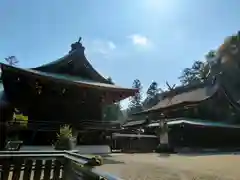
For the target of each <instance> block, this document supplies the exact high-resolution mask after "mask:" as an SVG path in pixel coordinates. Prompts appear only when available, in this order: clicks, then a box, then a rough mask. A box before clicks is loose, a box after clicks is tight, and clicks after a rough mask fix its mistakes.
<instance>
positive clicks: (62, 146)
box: [55, 125, 74, 150]
mask: <svg viewBox="0 0 240 180" xmlns="http://www.w3.org/2000/svg"><path fill="white" fill-rule="evenodd" d="M73 146H74V144H73V135H72V128H70V126H69V125H64V126H62V127H60V132H59V133H58V134H57V141H56V143H55V149H56V150H72V149H73Z"/></svg>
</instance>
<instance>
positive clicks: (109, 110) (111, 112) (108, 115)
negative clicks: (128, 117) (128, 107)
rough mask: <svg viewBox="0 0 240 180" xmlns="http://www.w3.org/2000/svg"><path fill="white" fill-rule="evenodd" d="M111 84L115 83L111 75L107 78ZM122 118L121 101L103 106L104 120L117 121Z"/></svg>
mask: <svg viewBox="0 0 240 180" xmlns="http://www.w3.org/2000/svg"><path fill="white" fill-rule="evenodd" d="M107 80H108V82H109V83H110V84H114V82H113V80H112V78H111V77H109V78H107ZM119 119H122V111H121V105H120V103H114V104H110V105H107V106H104V107H103V120H104V121H115V120H119Z"/></svg>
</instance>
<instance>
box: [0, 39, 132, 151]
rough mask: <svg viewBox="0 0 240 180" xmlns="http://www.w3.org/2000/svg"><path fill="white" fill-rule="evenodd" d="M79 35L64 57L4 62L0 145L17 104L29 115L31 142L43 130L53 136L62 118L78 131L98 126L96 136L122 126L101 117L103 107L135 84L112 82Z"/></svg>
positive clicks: (0, 103)
mask: <svg viewBox="0 0 240 180" xmlns="http://www.w3.org/2000/svg"><path fill="white" fill-rule="evenodd" d="M80 40H81V39H80ZM80 40H79V41H78V42H76V43H73V44H72V45H71V50H70V51H69V53H68V54H67V55H65V56H64V57H62V58H60V59H58V60H56V61H53V62H50V63H48V64H45V65H42V66H39V67H37V68H32V69H24V68H19V67H14V66H10V65H7V64H3V63H1V64H0V65H1V71H2V75H1V83H0V84H1V86H2V87H3V88H2V90H1V97H0V100H1V102H0V110H1V130H0V131H1V147H2V146H3V143H4V141H5V138H6V137H5V136H3V135H2V134H6V133H3V132H6V129H7V128H6V127H5V126H4V125H3V124H4V123H5V122H7V121H9V120H11V118H12V113H13V109H14V108H17V109H18V110H19V111H20V112H21V113H23V114H24V115H27V116H28V119H29V124H28V130H27V131H28V133H27V134H26V133H25V135H24V136H25V137H31V138H32V140H31V141H32V142H33V141H34V140H33V139H34V137H33V136H41V135H40V134H39V133H41V132H42V133H41V134H42V135H43V134H47V133H46V132H48V137H49V138H50V137H51V138H53V136H56V134H55V132H56V129H59V126H60V125H61V124H70V125H72V126H74V127H75V128H76V129H78V130H79V131H87V130H88V129H97V130H96V133H95V135H93V134H92V135H91V136H89V137H92V138H93V139H94V138H96V139H97V137H99V132H100V131H102V130H104V129H111V127H112V126H115V127H116V126H118V125H117V124H112V123H111V122H103V120H102V117H103V115H102V107H103V106H105V105H110V104H113V103H115V102H118V101H120V100H122V99H125V98H127V97H129V96H133V95H134V94H135V92H137V90H136V89H129V88H122V87H120V86H117V85H114V84H113V83H112V82H109V80H108V79H106V78H105V77H103V76H102V75H100V73H98V72H97V71H96V70H95V69H94V68H93V67H92V65H91V64H90V62H89V61H88V60H87V59H86V57H85V54H84V50H85V48H84V47H83V46H82V44H81V42H80ZM30 122H32V123H30ZM39 122H45V123H39ZM27 131H26V132H27ZM52 131H53V132H52ZM94 132H95V131H94ZM29 133H30V134H29ZM23 134H24V133H23ZM37 134H38V135H37ZM50 134H52V135H50ZM42 139H43V138H42ZM27 141H28V140H26V142H27Z"/></svg>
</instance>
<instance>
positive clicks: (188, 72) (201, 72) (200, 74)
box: [179, 61, 209, 85]
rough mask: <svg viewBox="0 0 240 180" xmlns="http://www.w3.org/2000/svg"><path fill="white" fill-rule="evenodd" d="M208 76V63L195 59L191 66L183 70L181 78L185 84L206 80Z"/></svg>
mask: <svg viewBox="0 0 240 180" xmlns="http://www.w3.org/2000/svg"><path fill="white" fill-rule="evenodd" d="M208 76H209V68H208V65H206V64H204V62H202V61H195V62H194V63H193V65H192V67H191V68H185V69H184V70H183V72H182V75H181V76H180V77H179V80H180V82H181V83H182V84H183V85H188V84H197V83H201V82H204V81H206V80H207V79H208Z"/></svg>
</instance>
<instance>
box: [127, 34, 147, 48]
mask: <svg viewBox="0 0 240 180" xmlns="http://www.w3.org/2000/svg"><path fill="white" fill-rule="evenodd" d="M129 38H130V39H131V40H132V43H133V44H134V45H140V46H146V45H149V44H150V41H149V39H148V38H147V37H146V36H142V35H140V34H133V35H131V36H129Z"/></svg>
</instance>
